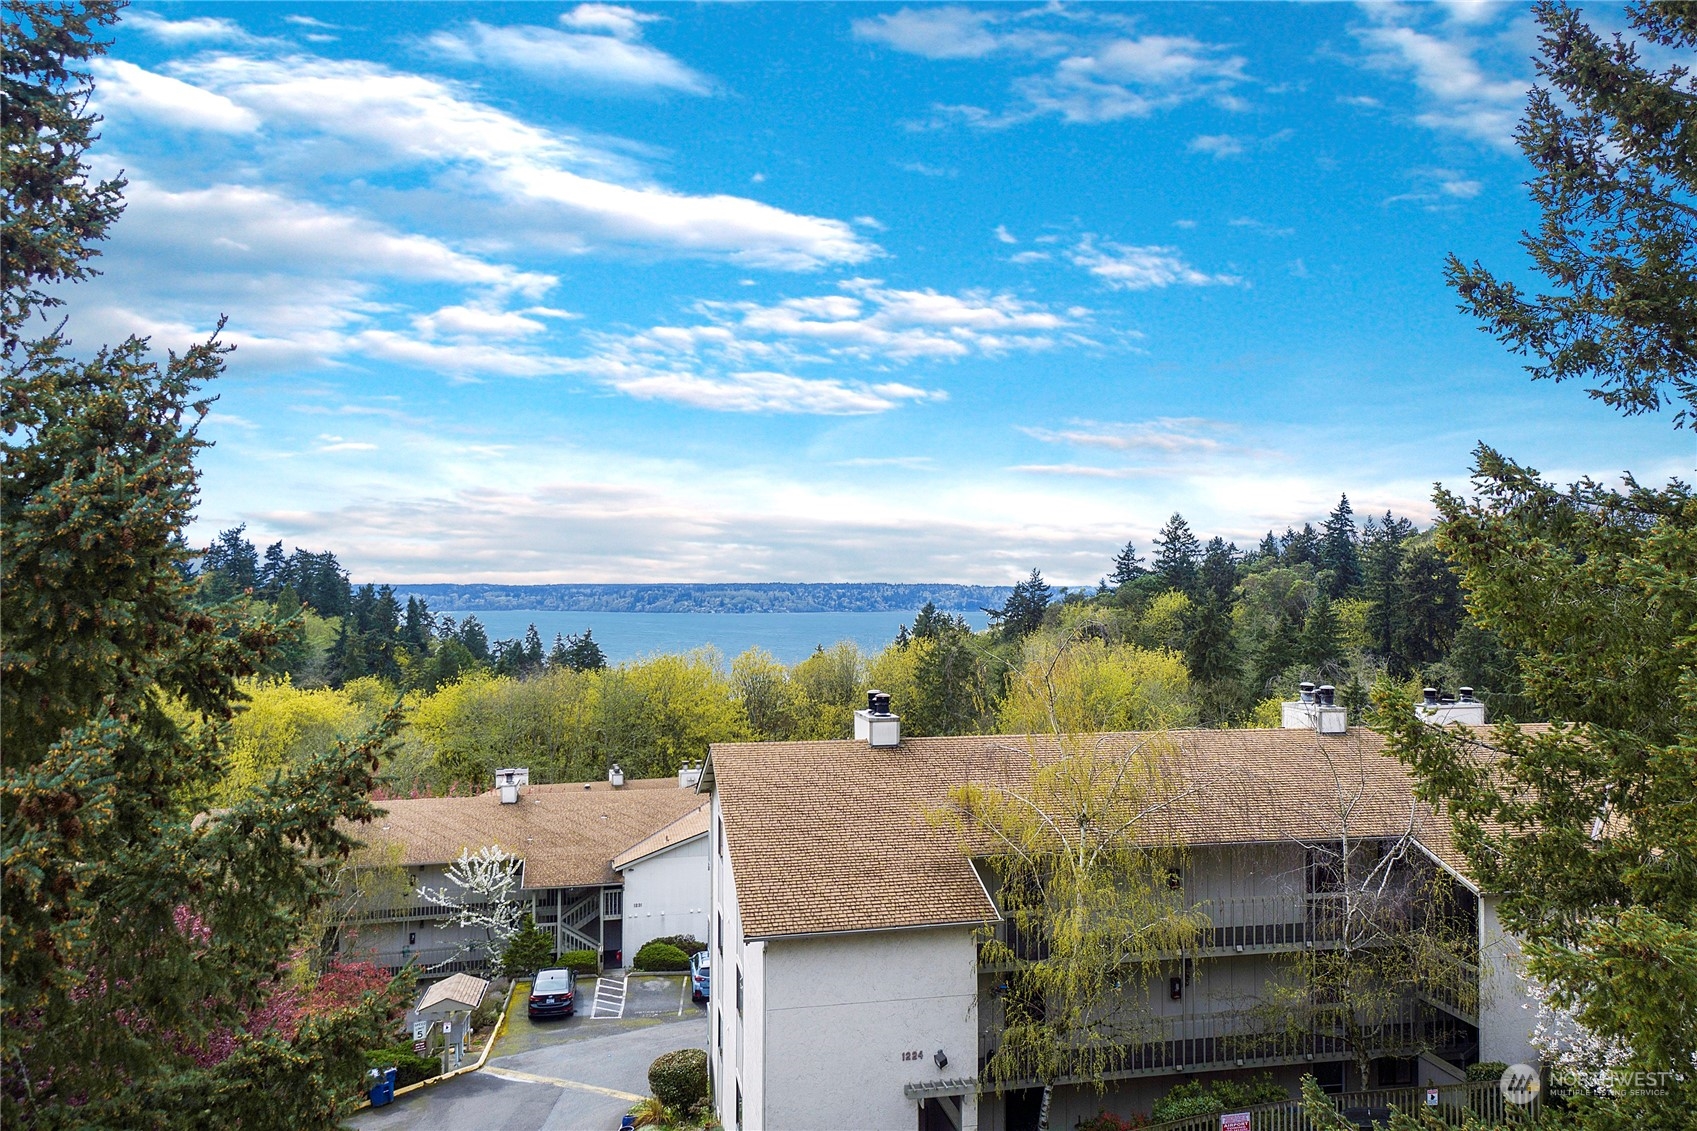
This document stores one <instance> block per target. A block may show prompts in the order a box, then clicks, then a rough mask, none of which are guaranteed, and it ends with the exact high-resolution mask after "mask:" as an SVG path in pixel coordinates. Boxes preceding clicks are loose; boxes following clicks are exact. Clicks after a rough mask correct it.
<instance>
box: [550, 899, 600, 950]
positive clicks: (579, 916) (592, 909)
mask: <svg viewBox="0 0 1697 1131" xmlns="http://www.w3.org/2000/svg"><path fill="white" fill-rule="evenodd" d="M600 917H601V893H600V892H599V891H594V892H591V893H590V894H588V895H586V896H584V897H583V898H582V899H580V900H578V901H577V902H576V903H574V904H572V905H571V906H569V907H567V908H566V909H565V911H564V912H562V913H561V915H560V942H561V949H562V950H563V949H566V947H565V944H566V943H571V944H573V948H574V949H577V950H593V951H600V949H601V940H599V939H597V938H595V937H594V936H592V935H589V934H586V933H584V928H585V927H587V926H589V924H591V923H593V922H595V921H596V920H597V919H599V918H600Z"/></svg>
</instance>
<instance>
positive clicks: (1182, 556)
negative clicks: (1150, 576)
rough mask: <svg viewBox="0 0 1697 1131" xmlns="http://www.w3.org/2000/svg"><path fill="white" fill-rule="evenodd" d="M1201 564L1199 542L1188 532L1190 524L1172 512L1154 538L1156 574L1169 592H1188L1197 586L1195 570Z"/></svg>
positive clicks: (1200, 545) (1180, 515)
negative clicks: (1174, 590)
mask: <svg viewBox="0 0 1697 1131" xmlns="http://www.w3.org/2000/svg"><path fill="white" fill-rule="evenodd" d="M1201 561H1202V543H1201V542H1199V541H1198V540H1197V538H1196V535H1195V534H1194V533H1192V532H1191V529H1190V523H1188V522H1186V521H1185V520H1184V516H1183V515H1182V514H1179V513H1178V512H1177V511H1174V512H1173V515H1172V517H1171V518H1169V519H1167V524H1166V525H1165V526H1163V527H1161V532H1160V533H1159V534H1157V535H1155V572H1156V573H1157V574H1159V575H1160V576H1161V578H1162V580H1164V581H1165V582H1166V583H1167V587H1168V588H1170V589H1177V590H1178V591H1179V592H1180V593H1189V592H1190V591H1191V590H1192V589H1194V588H1195V587H1196V571H1197V567H1198V566H1199V565H1200V564H1201Z"/></svg>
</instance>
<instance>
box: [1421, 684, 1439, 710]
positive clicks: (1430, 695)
mask: <svg viewBox="0 0 1697 1131" xmlns="http://www.w3.org/2000/svg"><path fill="white" fill-rule="evenodd" d="M1420 694H1422V695H1424V696H1425V697H1426V706H1428V707H1436V706H1437V705H1438V689H1437V688H1435V687H1423V688H1421V689H1420Z"/></svg>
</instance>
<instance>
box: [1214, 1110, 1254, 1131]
mask: <svg viewBox="0 0 1697 1131" xmlns="http://www.w3.org/2000/svg"><path fill="white" fill-rule="evenodd" d="M1220 1131H1249V1113H1248V1112H1247V1111H1225V1112H1221V1113H1220Z"/></svg>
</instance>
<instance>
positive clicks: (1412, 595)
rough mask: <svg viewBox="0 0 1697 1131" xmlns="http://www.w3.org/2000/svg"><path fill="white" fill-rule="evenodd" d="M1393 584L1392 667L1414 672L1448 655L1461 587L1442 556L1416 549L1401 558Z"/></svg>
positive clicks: (1456, 623) (1458, 615) (1430, 549)
mask: <svg viewBox="0 0 1697 1131" xmlns="http://www.w3.org/2000/svg"><path fill="white" fill-rule="evenodd" d="M1397 584H1398V589H1399V591H1400V595H1401V600H1400V606H1401V607H1400V608H1399V609H1398V615H1397V618H1396V655H1397V665H1396V666H1397V668H1398V669H1399V670H1401V671H1408V672H1414V671H1418V670H1420V668H1421V667H1423V666H1424V665H1426V664H1431V663H1435V662H1436V661H1438V660H1440V659H1442V658H1443V657H1444V655H1445V654H1446V653H1448V652H1449V650H1450V645H1451V643H1452V642H1453V641H1454V640H1455V632H1456V629H1457V628H1459V627H1460V626H1461V619H1462V615H1463V612H1462V605H1461V583H1460V582H1459V581H1458V580H1457V579H1456V576H1455V571H1454V570H1452V569H1450V564H1449V560H1448V559H1446V558H1445V557H1444V556H1443V554H1441V553H1439V552H1438V551H1437V550H1436V549H1434V548H1433V547H1432V546H1429V545H1417V546H1415V547H1413V548H1412V549H1410V550H1409V551H1408V553H1407V555H1406V556H1405V557H1404V558H1403V562H1402V566H1401V568H1400V569H1398V570H1397Z"/></svg>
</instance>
